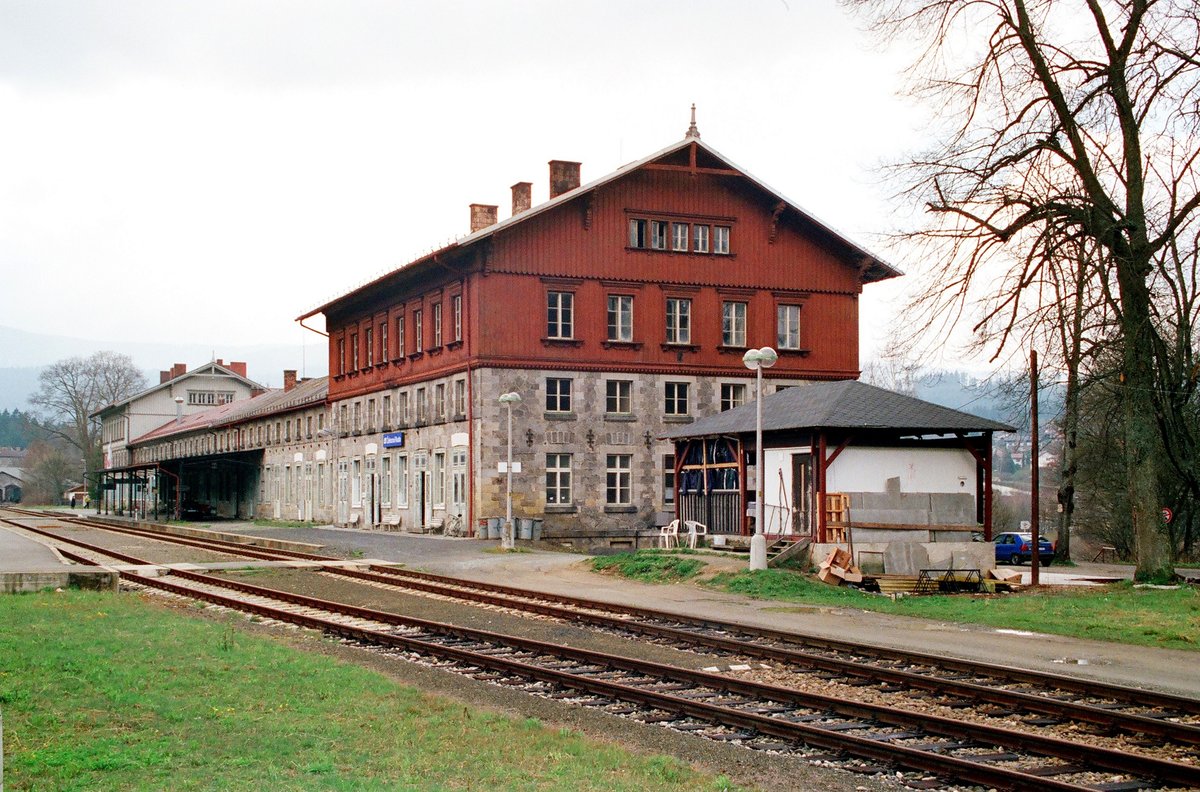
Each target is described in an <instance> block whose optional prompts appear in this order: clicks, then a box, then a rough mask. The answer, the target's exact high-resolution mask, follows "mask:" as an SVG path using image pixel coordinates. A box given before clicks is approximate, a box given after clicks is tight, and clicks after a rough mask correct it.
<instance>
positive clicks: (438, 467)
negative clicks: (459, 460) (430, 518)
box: [429, 449, 446, 509]
mask: <svg viewBox="0 0 1200 792" xmlns="http://www.w3.org/2000/svg"><path fill="white" fill-rule="evenodd" d="M429 489H430V495H431V497H432V500H433V505H434V506H440V507H442V508H443V509H444V508H446V452H445V451H442V450H440V449H439V450H437V451H434V452H433V461H432V463H431V465H430V467H429Z"/></svg>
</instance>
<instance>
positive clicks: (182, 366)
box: [171, 363, 187, 379]
mask: <svg viewBox="0 0 1200 792" xmlns="http://www.w3.org/2000/svg"><path fill="white" fill-rule="evenodd" d="M184 374H187V363H176V364H175V365H174V366H171V379H175V378H176V377H182V376H183V375H184Z"/></svg>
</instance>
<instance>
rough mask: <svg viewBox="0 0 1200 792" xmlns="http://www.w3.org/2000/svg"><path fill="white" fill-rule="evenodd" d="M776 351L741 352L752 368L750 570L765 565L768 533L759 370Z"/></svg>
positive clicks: (769, 362)
mask: <svg viewBox="0 0 1200 792" xmlns="http://www.w3.org/2000/svg"><path fill="white" fill-rule="evenodd" d="M778 359H779V355H778V354H777V353H776V352H775V350H774V349H771V348H770V347H763V348H762V349H751V350H750V351H749V352H747V353H746V354H745V355H743V356H742V363H744V364H745V365H746V368H752V369H754V383H755V399H754V456H755V462H754V535H753V536H751V537H750V570H751V571H754V570H758V569H766V568H767V536H766V534H765V533H764V532H763V525H764V521H765V520H766V515H767V505H766V503H764V502H763V497H764V489H763V480H764V479H765V478H766V476H765V475H764V473H763V466H764V463H763V439H762V397H763V392H762V390H763V388H762V370H763V369H764V368H770V367H771V366H774V365H775V361H776V360H778Z"/></svg>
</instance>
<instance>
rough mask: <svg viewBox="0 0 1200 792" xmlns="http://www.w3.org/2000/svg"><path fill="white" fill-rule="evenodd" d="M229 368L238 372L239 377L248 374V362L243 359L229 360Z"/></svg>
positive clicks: (235, 372)
mask: <svg viewBox="0 0 1200 792" xmlns="http://www.w3.org/2000/svg"><path fill="white" fill-rule="evenodd" d="M227 368H228V369H229V370H230V371H232V372H233V373H234V374H237V375H238V376H239V377H245V376H246V363H245V361H241V360H231V361H229V366H228V367H227Z"/></svg>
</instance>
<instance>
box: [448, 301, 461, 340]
mask: <svg viewBox="0 0 1200 792" xmlns="http://www.w3.org/2000/svg"><path fill="white" fill-rule="evenodd" d="M450 305H451V310H452V311H453V313H454V317H453V318H454V340H455V341H456V342H457V341H462V339H463V328H462V324H463V316H462V295H461V294H456V295H454V297H452V298H451V300H450Z"/></svg>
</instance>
